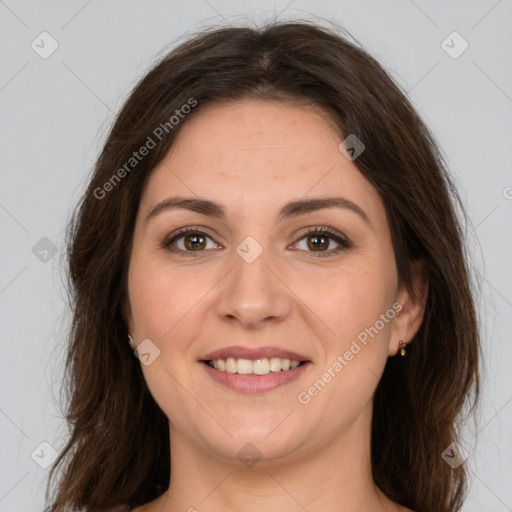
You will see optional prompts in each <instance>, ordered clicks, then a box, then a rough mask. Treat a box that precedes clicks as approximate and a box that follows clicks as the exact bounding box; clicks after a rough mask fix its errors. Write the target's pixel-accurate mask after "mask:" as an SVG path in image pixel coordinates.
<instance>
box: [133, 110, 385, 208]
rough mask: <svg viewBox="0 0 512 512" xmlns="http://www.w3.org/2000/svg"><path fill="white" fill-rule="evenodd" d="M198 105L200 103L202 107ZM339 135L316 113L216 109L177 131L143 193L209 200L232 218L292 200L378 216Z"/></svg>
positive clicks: (152, 197) (374, 197) (147, 199)
mask: <svg viewBox="0 0 512 512" xmlns="http://www.w3.org/2000/svg"><path fill="white" fill-rule="evenodd" d="M197 108H200V105H199V106H198V107H197ZM341 142H342V136H341V134H340V133H339V132H338V130H336V127H335V126H334V125H333V124H332V121H331V120H330V119H329V118H328V116H327V115H326V114H325V113H323V112H322V110H321V109H319V108H312V107H303V106H301V107H299V106H292V105H289V104H284V103H278V102H270V101H261V100H255V101H237V102H230V103H223V104H211V105H208V106H207V107H205V108H203V109H202V110H198V111H197V112H196V113H194V116H192V117H191V118H190V119H188V120H186V121H185V122H184V124H183V125H182V126H181V127H180V130H179V132H178V134H177V137H176V139H175V141H174V143H173V145H172V147H171V148H170V150H169V152H168V153H167V155H166V156H165V158H164V159H163V160H162V162H160V164H159V165H158V166H157V167H156V168H155V169H154V170H153V172H152V174H151V176H150V179H149V181H148V184H147V187H146V190H145V193H144V195H143V200H142V206H143V208H145V209H147V208H150V206H151V204H154V203H156V202H159V201H161V200H163V199H165V197H167V196H168V195H171V194H172V195H177V194H178V195H179V194H183V195H186V196H190V195H197V196H200V197H208V198H210V199H212V200H214V201H216V202H220V203H223V204H225V205H226V207H227V210H228V212H229V211H231V213H232V214H233V215H235V214H237V213H247V211H244V212H242V208H243V207H245V209H247V208H248V209H249V210H252V211H253V212H255V211H260V210H261V209H262V208H263V207H264V206H268V207H269V208H271V207H274V206H275V207H276V208H278V207H280V206H281V204H283V203H285V202H286V201H288V200H290V199H297V198H303V197H319V196H333V195H340V196H343V197H346V198H347V199H349V200H352V201H356V202H359V203H362V205H364V208H365V210H366V211H367V213H368V214H369V215H370V216H372V215H373V216H374V217H377V218H378V217H380V216H382V214H383V212H384V206H383V203H382V201H381V199H380V197H379V195H378V193H377V191H376V190H375V188H374V187H373V186H372V185H371V184H370V182H369V181H368V180H367V179H366V178H365V177H364V176H363V175H362V174H361V172H360V171H359V169H358V168H357V167H356V166H355V164H354V163H353V162H351V161H350V160H348V159H347V158H346V157H345V156H344V155H343V154H342V153H341V152H340V151H339V145H340V143H341Z"/></svg>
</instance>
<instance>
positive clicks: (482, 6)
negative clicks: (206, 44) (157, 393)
mask: <svg viewBox="0 0 512 512" xmlns="http://www.w3.org/2000/svg"><path fill="white" fill-rule="evenodd" d="M276 15H277V16H278V17H279V18H280V19H295V18H298V17H300V18H303V19H311V18H314V19H316V20H317V21H319V18H325V19H328V20H334V21H336V22H337V23H339V24H341V25H342V26H344V27H345V28H347V29H348V30H349V31H350V32H351V33H352V34H353V35H354V36H356V38H358V40H359V41H360V42H361V43H362V44H363V45H365V47H366V48H367V49H368V50H369V51H370V52H371V53H372V54H373V55H375V56H376V57H377V58H378V59H379V60H380V62H381V63H382V64H383V65H384V66H385V67H386V68H387V69H388V70H389V71H390V72H391V73H392V75H393V76H394V77H395V78H396V79H397V80H398V82H399V83H400V84H402V85H403V86H404V87H405V88H406V89H407V90H408V91H409V94H410V97H411V99H412V101H413V103H414V105H415V106H416V108H417V109H418V110H419V112H420V114H421V115H422V116H423V118H424V119H425V121H426V122H427V124H428V125H429V127H430V128H431V129H432V130H433V132H434V134H435V135H436V136H437V138H438V140H439V142H440V144H441V146H442V148H443V150H444V152H445V154H446V158H447V161H448V163H449V166H450V169H451V171H452V173H453V175H454V177H455V180H456V183H457V185H458V187H459V190H460V192H461V194H462V197H463V199H464V201H465V204H466V206H467V210H468V213H469V217H470V219H471V223H472V226H469V227H468V233H467V240H468V246H469V249H470V251H471V255H472V258H473V260H474V263H475V265H476V266H477V268H478V274H479V275H480V276H481V277H480V278H479V280H480V286H481V292H480V295H479V297H480V299H479V311H480V317H481V320H482V324H483V331H482V337H483V351H484V355H485V359H486V360H485V375H484V382H483V392H482V407H481V409H480V413H479V415H478V426H477V427H474V426H471V425H469V426H468V428H467V429H466V430H465V439H466V443H465V446H466V448H467V452H468V455H469V462H470V467H471V473H472V477H471V478H472V481H471V491H470V496H469V499H468V501H467V503H466V505H465V507H464V511H466V512H469V511H479V512H487V511H489V512H490V511H493V512H501V511H507V510H509V511H510V510H512V486H511V485H510V483H511V481H512V469H511V464H512V436H511V431H512V404H511V401H512V385H511V384H512V378H511V372H510V364H511V362H512V344H511V343H510V330H511V328H512V314H511V313H512V264H511V263H512V258H511V253H512V250H511V249H512V229H511V220H512V172H511V166H510V164H511V161H512V144H511V142H512V139H511V135H512V115H511V114H512V59H511V58H510V57H511V55H512V30H511V29H512V2H511V1H510V0H500V1H496V0H486V1H473V2H467V1H460V2H455V1H449V2H446V1H437V2H427V1H425V0H414V1H412V0H396V1H348V0H344V1H337V2H334V1H324V2H318V1H315V2H310V1H300V0H294V1H291V2H289V1H285V2H278V1H262V2H259V4H258V8H257V10H256V9H255V8H254V6H253V4H250V3H249V2H247V1H239V2H235V1H221V0H190V1H188V2H180V3H178V2H163V1H144V2H142V1H126V0H125V1H122V2H121V1H108V2H107V1H103V2H100V1H98V0H92V1H91V0H90V1H85V0H80V1H75V0H73V1H67V2H56V1H38V2H36V1H32V2H28V1H17V2H15V1H14V0H5V1H2V0H0V52H1V68H0V109H1V125H0V148H1V150H0V172H1V180H2V181H1V189H0V223H1V240H2V245H1V251H0V258H1V274H0V307H1V313H0V314H1V317H0V340H1V354H2V357H1V365H2V371H1V381H0V432H1V436H0V445H1V459H0V512H22V511H23V512H27V511H32V510H33V511H42V508H43V505H44V503H43V489H44V487H43V486H44V483H45V479H46V476H47V473H48V470H46V469H44V468H42V467H40V465H44V464H45V463H47V462H49V461H50V460H51V453H52V452H51V448H50V447H49V446H48V445H42V446H40V444H41V443H43V442H46V443H49V444H50V445H52V446H54V447H55V448H57V449H58V448H60V447H61V446H62V444H63V436H64V434H65V432H66V426H65V424H64V422H63V420H62V411H60V410H59V408H58V407H57V405H56V400H58V397H59V385H60V380H61V377H62V364H63V360H62V354H63V350H62V347H63V342H64V339H65V330H64V329H65V326H66V322H67V321H68V320H69V315H68V312H67V300H66V291H65V286H64V280H63V272H62V269H63V257H64V254H63V248H64V244H63V234H64V228H65V225H66V221H67V219H68V216H69V213H70V211H71V209H72V207H73V205H74V204H75V202H76V200H77V199H78V197H79V195H80V192H81V191H82V189H83V186H84V184H85V182H86V179H87V176H88V174H89V173H90V171H91V168H92V165H93V162H94V160H95V158H96V157H97V155H98V152H99V150H100V147H101V143H102V142H103V140H104V137H105V135H106V132H107V129H108V127H109V126H110V123H111V122H112V118H113V114H115V113H116V112H117V111H118V109H119V107H120V105H121V102H122V100H123V99H124V98H125V97H126V95H127V94H128V92H129V91H130V89H131V87H132V86H133V85H134V84H135V81H136V80H137V78H138V77H140V75H141V74H142V73H143V72H144V70H145V69H147V68H148V66H149V65H150V64H151V63H152V62H153V61H154V59H155V58H156V56H157V55H159V54H161V52H162V51H164V50H165V49H166V48H170V47H171V46H172V45H173V43H174V41H176V39H177V38H178V37H180V36H183V35H184V34H187V33H189V32H194V31H196V30H199V29H200V28H201V27H203V26H207V25H209V24H211V23H216V24H226V23H228V24H229V23H243V22H244V21H245V20H246V19H250V20H255V21H258V20H264V19H268V18H273V17H275V16H276ZM43 31H47V32H48V33H49V34H51V37H52V38H53V39H54V40H56V41H57V43H58V48H57V50H56V51H55V52H54V53H53V54H52V55H50V56H49V57H48V58H46V59H43V58H42V57H41V56H40V53H41V52H43V51H48V50H49V49H51V40H50V39H49V38H48V36H40V34H41V32H43ZM453 31H457V32H458V33H459V34H460V35H461V36H462V37H463V38H464V40H466V41H467V43H468V44H469V48H468V49H467V50H466V51H465V52H464V53H462V54H461V55H460V56H458V58H452V57H451V56H450V55H448V53H447V52H446V51H445V49H447V48H446V46H445V49H443V47H442V46H441V43H442V41H443V40H445V39H446V37H447V36H448V35H449V34H451V33H452V32H453ZM456 37H457V36H456ZM41 38H46V39H44V40H43V42H41ZM452 39H453V37H452V38H451V39H450V38H449V39H448V41H447V43H445V45H446V44H449V45H450V46H452V47H453V48H451V50H449V51H451V52H452V53H453V52H456V53H458V51H460V49H462V46H461V45H462V41H461V40H457V39H453V41H454V42H453V43H452V42H451V41H452ZM33 41H35V43H34V45H36V44H38V45H39V48H38V51H39V52H40V53H37V52H36V51H34V49H32V47H31V44H32V42H33ZM44 237H46V238H47V239H48V240H46V239H45V240H42V241H41V239H43V238H44ZM53 244H54V246H55V251H56V253H55V254H54V255H53V253H52V248H53ZM34 247H35V248H34ZM35 461H37V463H36V462H35Z"/></svg>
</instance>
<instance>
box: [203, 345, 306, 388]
mask: <svg viewBox="0 0 512 512" xmlns="http://www.w3.org/2000/svg"><path fill="white" fill-rule="evenodd" d="M199 362H200V363H202V366H203V368H204V369H205V371H206V373H207V374H208V375H209V376H210V377H211V378H212V379H213V380H214V381H216V382H217V383H219V384H222V385H223V386H225V387H228V388H230V389H232V390H234V391H238V392H242V393H252V394H256V393H263V392H266V391H271V390H273V389H275V388H277V387H279V386H282V385H284V384H287V383H289V382H291V381H293V380H295V379H297V378H298V377H299V376H300V375H302V374H303V373H304V372H306V371H307V368H308V367H309V366H311V365H312V364H313V362H312V361H310V360H309V359H307V358H306V357H304V356H302V355H301V354H297V353H296V352H291V351H288V350H284V349H279V348H276V347H262V348H246V347H229V348H225V349H220V350H216V351H214V352H211V353H210V354H207V355H206V356H205V357H204V358H202V359H200V360H199Z"/></svg>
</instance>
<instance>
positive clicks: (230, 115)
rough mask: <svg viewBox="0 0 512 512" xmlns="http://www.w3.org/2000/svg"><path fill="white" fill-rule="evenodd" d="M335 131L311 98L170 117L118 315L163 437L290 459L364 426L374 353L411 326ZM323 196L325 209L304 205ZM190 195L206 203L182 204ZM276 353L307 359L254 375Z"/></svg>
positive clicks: (378, 219)
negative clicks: (177, 123)
mask: <svg viewBox="0 0 512 512" xmlns="http://www.w3.org/2000/svg"><path fill="white" fill-rule="evenodd" d="M199 107H200V105H199ZM341 142H342V140H341V139H340V137H339V136H338V135H337V133H336V132H335V131H334V129H333V127H332V126H331V125H329V124H328V123H327V121H326V118H325V116H322V114H321V113H320V112H319V111H316V110H313V109H311V108H306V107H304V108H300V107H295V106H289V105H284V104H280V103H275V102H263V101H252V102H251V101H241V102H234V103H229V104H217V105H214V106H208V107H207V108H205V109H203V110H201V111H198V112H197V115H195V117H193V118H191V119H190V120H188V121H187V122H186V123H185V124H184V125H183V126H182V127H181V129H180V131H179V133H178V136H177V138H176V140H175V143H174V144H173V146H172V148H171V150H170V151H169V152H168V154H167V156H166V157H165V159H164V160H163V161H162V162H161V163H160V164H159V165H158V166H157V168H156V169H155V170H154V171H153V172H152V174H151V176H150V178H149V181H148V183H147V186H146V188H145V190H144V193H143V196H142V199H141V203H140V207H139V210H138V214H137V220H136V226H135V232H134V240H133V249H132V254H131V261H130V268H129V276H128V289H129V305H128V307H127V317H128V319H129V322H128V323H129V328H130V332H131V334H132V336H133V337H134V338H135V344H134V346H135V345H138V344H139V343H141V342H143V340H150V341H145V342H144V343H145V345H143V346H142V349H141V351H140V352H142V353H144V354H145V355H143V356H141V357H142V361H143V362H144V364H142V370H143V372H144V376H145V379H146V381H147V383H148V386H149V389H150V391H151V393H152V395H153V396H154V398H155V400H156V402H157V403H158V404H159V406H160V407H161V409H162V410H163V411H164V413H165V414H166V415H167V417H168V418H169V422H170V428H171V439H173V436H174V438H176V439H177V438H180V439H181V440H182V441H185V442H188V443H189V444H190V446H195V447H200V448H201V453H202V454H212V455H215V456H216V457H224V458H226V460H228V459H234V458H235V457H239V458H241V457H244V456H245V455H246V454H248V455H250V451H251V450H254V447H255V448H256V450H257V451H255V453H259V454H261V456H262V457H263V458H267V459H271V458H283V459H282V460H296V459H298V458H300V457H302V456H306V455H307V454H308V453H309V454H310V453H312V451H313V450H320V449H321V448H322V447H327V446H332V445H333V443H336V442H338V441H339V442H342V441H341V440H343V439H344V440H345V441H347V440H349V439H351V440H352V441H351V442H356V441H355V440H357V439H360V437H361V435H366V433H368V432H369V426H370V420H371V412H372V411H371V403H372V396H373V393H374V390H375V388H376V386H377V383H378V381H379V378H380V376H381V374H382V371H383V369H384V366H385V364H386V360H387V358H388V356H389V355H390V354H393V355H394V354H395V353H396V351H397V347H398V341H399V339H410V337H412V335H413V334H414V332H415V330H416V328H417V327H418V324H417V323H416V324H415V325H412V323H411V321H410V318H409V317H407V313H406V310H408V308H407V307H404V308H403V309H402V311H401V312H399V311H400V309H401V308H402V305H404V303H405V302H406V300H407V296H406V295H405V294H404V293H405V292H402V291H400V290H398V288H397V273H396V267H395V259H394V253H393V248H392V243H391V235H390V229H389V226H388V221H387V217H386V212H385V209H384V205H383V202H382V200H381V198H380V196H379V195H378V193H377V191H376V190H375V188H374V187H373V186H372V185H371V184H370V183H369V182H368V181H367V180H366V179H365V178H364V177H363V175H362V174H361V172H360V171H359V170H358V169H357V167H356V166H355V164H354V163H353V162H352V161H350V160H349V159H348V158H347V157H346V156H345V155H344V154H343V153H342V152H341V151H340V150H339V145H340V143H341ZM170 198H173V199H190V200H191V201H190V202H189V203H182V206H181V207H176V206H172V204H171V202H170V201H169V199H170ZM325 198H333V201H332V204H333V205H334V204H335V202H336V201H334V199H335V198H338V199H337V203H336V206H330V207H325V205H324V207H322V208H317V207H318V206H320V204H319V203H315V202H310V201H314V200H315V199H325ZM198 200H204V201H208V202H211V203H215V205H216V206H215V207H212V206H211V205H210V206H208V205H204V204H203V205H202V206H201V205H199V206H200V208H199V210H201V211H193V210H192V209H191V208H192V205H193V201H198ZM166 201H167V203H166ZM297 201H300V202H304V204H303V205H302V207H300V205H299V206H296V207H294V206H293V203H294V202H297ZM308 202H309V203H308ZM186 204H188V205H189V206H191V208H186V207H184V206H186ZM287 205H288V206H287ZM290 205H292V206H290ZM155 208H156V209H155ZM220 211H222V212H223V213H224V216H220V215H214V213H219V212H220ZM183 228H187V229H190V230H191V232H190V233H188V234H187V233H185V234H183V233H177V231H178V230H180V229H183ZM323 229H328V230H329V232H320V233H318V230H323ZM201 232H204V233H205V234H203V233H201ZM308 233H309V234H308ZM408 318H409V319H408ZM230 347H241V348H242V349H244V348H245V349H253V350H252V352H250V353H249V352H247V353H244V352H243V351H241V352H236V351H235V349H233V348H230ZM262 347H264V348H265V349H268V347H273V350H274V352H272V348H271V349H270V352H265V351H262V352H261V353H258V350H259V349H260V348H262ZM220 349H228V351H227V353H226V354H224V356H223V357H221V359H227V357H228V356H229V354H232V355H233V356H235V357H237V356H238V357H239V359H249V361H254V360H256V359H259V360H260V361H259V362H252V363H251V362H249V363H247V361H245V362H244V361H237V360H235V361H230V362H228V361H226V363H224V364H225V366H224V367H226V366H229V368H230V370H231V371H233V370H235V369H236V372H237V373H231V371H226V370H225V371H224V372H222V371H221V369H215V368H212V367H210V366H208V365H207V363H205V362H204V360H205V359H208V355H209V354H210V353H211V352H213V351H217V350H220ZM158 351H159V352H158ZM284 351H291V352H293V353H295V354H296V357H297V359H298V360H300V361H306V364H304V365H301V366H299V367H298V368H296V369H290V370H282V369H281V370H280V371H279V372H278V371H270V372H269V373H266V372H268V366H267V364H268V365H269V366H271V367H272V368H273V370H277V369H278V368H279V366H280V365H283V366H282V367H286V366H287V363H286V361H284V359H287V358H286V355H287V354H286V353H285V352H284ZM279 354H281V359H278V357H279ZM265 356H266V357H267V358H268V359H269V361H268V363H267V362H266V361H265V360H264V359H265ZM272 356H274V357H272ZM271 359H273V361H272V360H271ZM291 359H293V357H292V358H291ZM218 364H220V365H221V367H222V363H218ZM251 369H252V372H256V373H257V372H259V373H263V375H254V374H253V375H246V374H244V373H243V372H244V371H251ZM238 372H241V373H238ZM287 372H290V373H287ZM265 373H266V374H265ZM290 376H293V378H291V379H290ZM249 442H250V443H252V445H254V447H250V448H249V446H250V445H247V444H246V443H249ZM258 456H260V455H258Z"/></svg>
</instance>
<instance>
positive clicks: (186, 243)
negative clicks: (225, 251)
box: [162, 228, 219, 256]
mask: <svg viewBox="0 0 512 512" xmlns="http://www.w3.org/2000/svg"><path fill="white" fill-rule="evenodd" d="M208 240H210V241H211V242H212V243H213V247H212V246H211V245H210V246H208ZM162 246H163V248H164V249H167V250H168V251H170V252H176V253H178V252H179V253H185V254H187V256H198V255H199V254H197V255H196V254H194V253H200V252H202V251H203V250H204V249H215V248H217V247H219V246H218V245H217V244H216V243H215V242H213V240H212V238H211V237H210V236H209V235H208V234H207V233H206V232H205V231H203V230H201V229H198V228H180V229H179V230H178V231H175V232H174V233H172V234H171V235H169V236H168V237H167V238H166V239H165V240H164V242H163V244H162Z"/></svg>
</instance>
